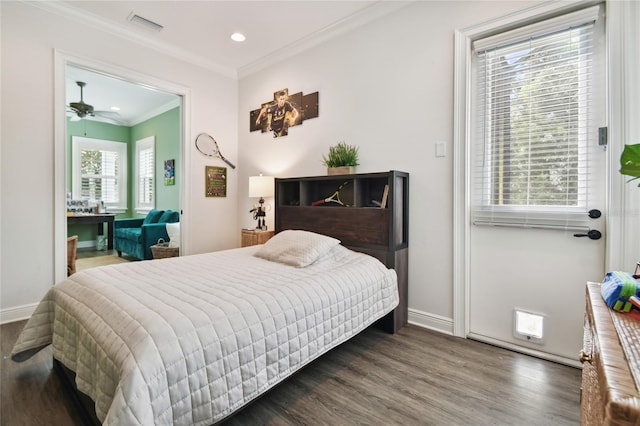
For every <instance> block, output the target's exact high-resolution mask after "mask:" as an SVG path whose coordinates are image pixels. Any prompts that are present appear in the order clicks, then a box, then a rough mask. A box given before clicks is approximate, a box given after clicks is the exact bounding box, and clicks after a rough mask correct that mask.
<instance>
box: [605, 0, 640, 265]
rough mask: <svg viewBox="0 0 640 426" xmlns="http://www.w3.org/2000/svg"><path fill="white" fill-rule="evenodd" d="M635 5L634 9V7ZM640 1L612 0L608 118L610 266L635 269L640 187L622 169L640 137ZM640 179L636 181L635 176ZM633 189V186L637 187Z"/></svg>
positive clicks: (609, 12)
mask: <svg viewBox="0 0 640 426" xmlns="http://www.w3.org/2000/svg"><path fill="white" fill-rule="evenodd" d="M634 8H635V9H634ZM639 24H640V6H638V4H637V2H622V1H607V26H606V28H607V54H608V58H607V59H608V67H607V81H608V87H607V89H608V93H607V94H608V96H607V116H608V117H607V118H608V120H607V121H608V123H609V131H608V135H609V146H608V153H609V172H608V174H607V175H608V182H607V183H608V196H609V214H608V215H607V216H606V218H605V219H606V226H607V248H606V257H605V268H606V270H607V271H614V270H620V271H626V270H630V271H632V270H633V267H634V265H635V263H634V262H637V261H639V260H640V240H639V239H638V235H639V233H640V226H639V225H638V216H639V215H640V212H639V211H638V209H639V207H638V205H640V203H639V202H638V200H639V197H640V188H638V187H637V183H626V182H625V180H626V179H625V177H624V176H623V175H621V174H620V173H618V169H619V168H620V163H619V161H620V154H621V152H622V150H623V149H624V144H625V142H626V143H628V144H633V143H640V126H638V124H637V117H638V114H639V113H640V104H639V100H638V96H637V94H638V93H639V92H640V85H639V83H638V72H640V65H639V64H638V61H639V60H638V54H637V52H638V49H640V42H639V41H638V38H639V36H640V30H638V29H637V27H638V25H639ZM634 131H635V134H634ZM636 182H637V181H636ZM632 191H633V192H632Z"/></svg>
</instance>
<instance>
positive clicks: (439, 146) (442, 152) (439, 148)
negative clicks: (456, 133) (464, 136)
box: [436, 141, 447, 157]
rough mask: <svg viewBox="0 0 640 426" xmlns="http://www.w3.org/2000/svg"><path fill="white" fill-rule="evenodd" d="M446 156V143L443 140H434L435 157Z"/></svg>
mask: <svg viewBox="0 0 640 426" xmlns="http://www.w3.org/2000/svg"><path fill="white" fill-rule="evenodd" d="M446 156H447V143H446V142H444V141H438V142H436V157H446Z"/></svg>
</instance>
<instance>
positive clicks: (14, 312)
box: [0, 303, 38, 324]
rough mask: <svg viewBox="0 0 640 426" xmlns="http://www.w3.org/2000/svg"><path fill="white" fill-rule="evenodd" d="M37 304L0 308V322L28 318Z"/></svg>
mask: <svg viewBox="0 0 640 426" xmlns="http://www.w3.org/2000/svg"><path fill="white" fill-rule="evenodd" d="M37 306H38V304H37V303H33V304H31V305H23V306H16V307H13V308H7V309H2V310H0V324H5V323H9V322H15V321H22V320H26V319H29V317H31V314H33V311H35V310H36V307H37Z"/></svg>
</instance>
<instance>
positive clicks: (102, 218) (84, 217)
mask: <svg viewBox="0 0 640 426" xmlns="http://www.w3.org/2000/svg"><path fill="white" fill-rule="evenodd" d="M115 218H116V215H115V214H113V213H112V214H109V213H103V214H79V215H73V216H67V225H85V224H87V223H97V224H98V235H103V234H104V230H103V228H102V224H103V223H105V222H106V223H107V248H108V249H109V250H113V221H114V220H115Z"/></svg>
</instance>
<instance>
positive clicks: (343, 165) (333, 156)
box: [322, 142, 359, 175]
mask: <svg viewBox="0 0 640 426" xmlns="http://www.w3.org/2000/svg"><path fill="white" fill-rule="evenodd" d="M358 149H359V148H358V147H357V146H354V145H347V144H346V143H344V142H339V143H338V144H337V145H334V146H332V147H330V148H329V154H328V155H327V156H324V155H323V156H322V163H323V164H324V165H325V166H327V174H329V175H344V174H351V173H355V171H356V166H357V165H358Z"/></svg>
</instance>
